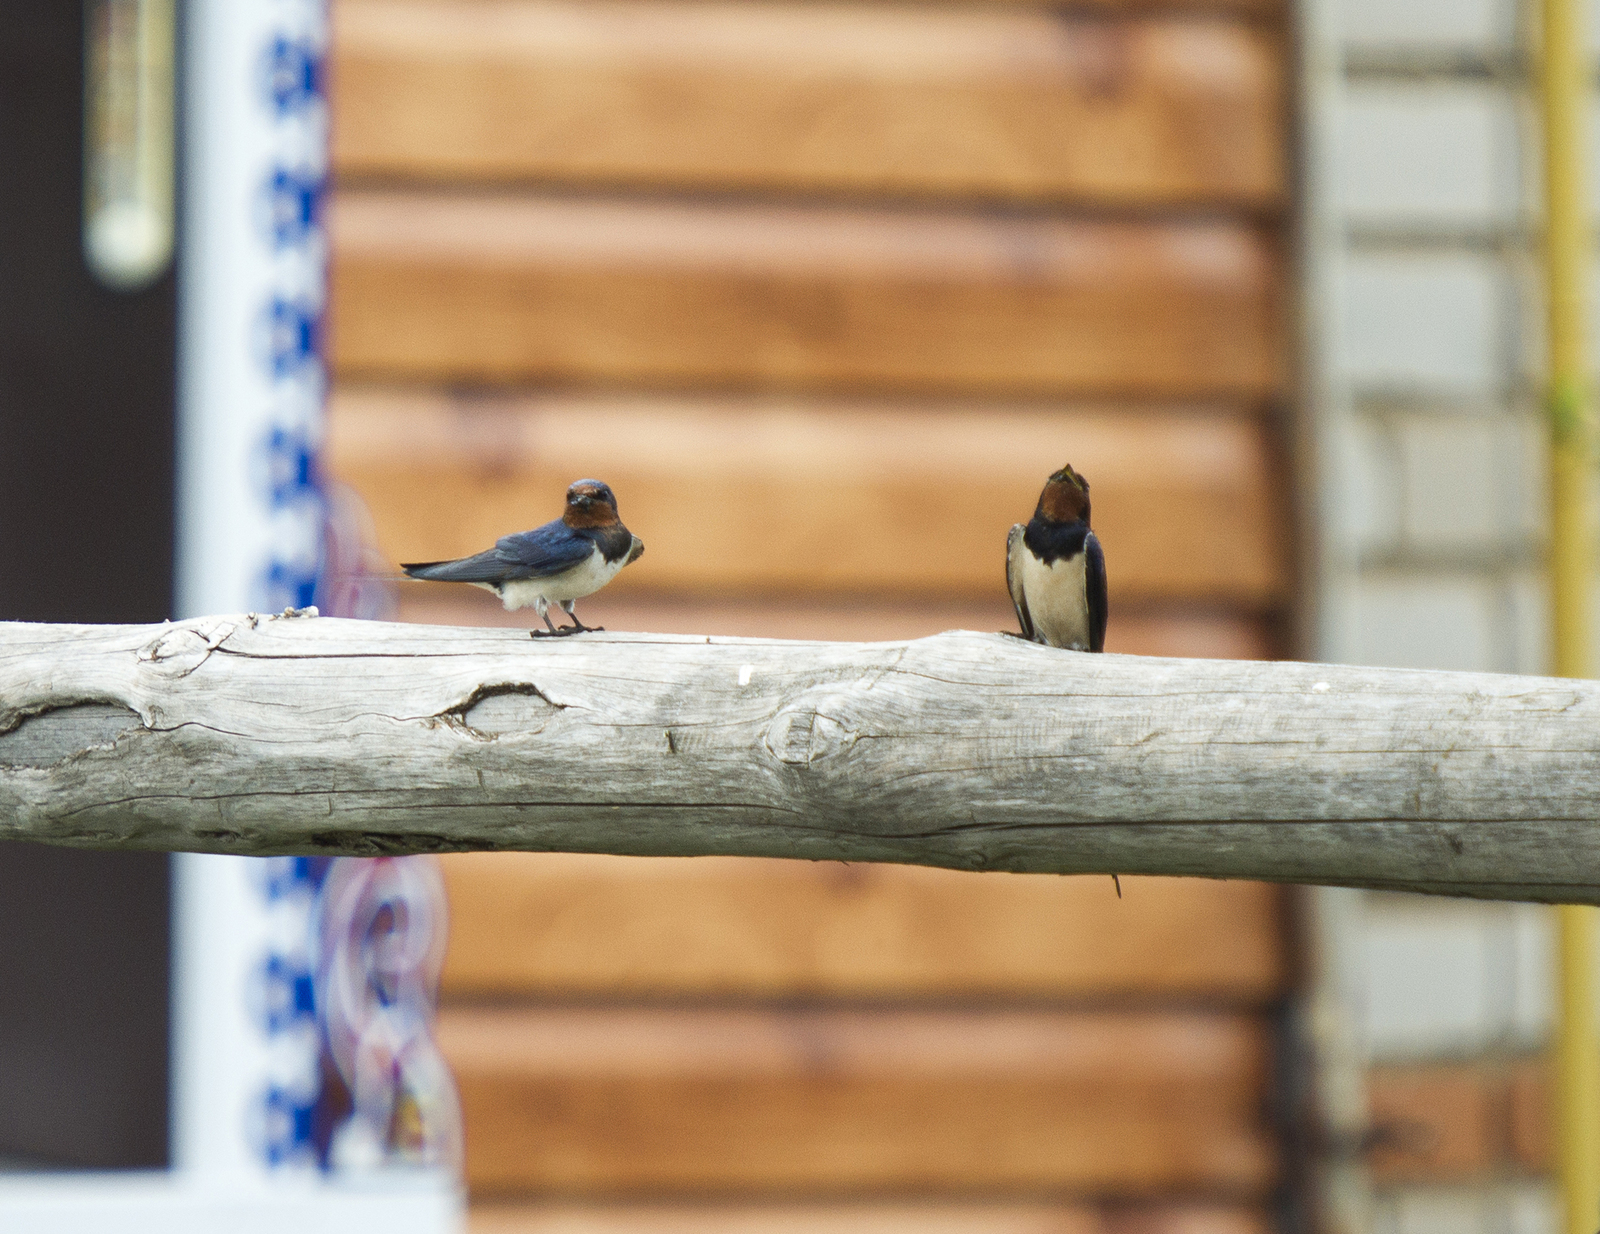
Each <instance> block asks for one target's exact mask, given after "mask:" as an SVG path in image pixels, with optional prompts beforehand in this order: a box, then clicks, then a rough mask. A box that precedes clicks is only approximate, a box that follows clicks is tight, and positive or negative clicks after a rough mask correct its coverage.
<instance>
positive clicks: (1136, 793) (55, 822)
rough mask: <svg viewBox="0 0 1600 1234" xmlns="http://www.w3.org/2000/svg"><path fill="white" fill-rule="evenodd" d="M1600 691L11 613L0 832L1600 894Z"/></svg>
mask: <svg viewBox="0 0 1600 1234" xmlns="http://www.w3.org/2000/svg"><path fill="white" fill-rule="evenodd" d="M1597 790H1600V686H1597V685H1596V684H1595V683H1592V682H1583V681H1564V680H1558V679H1550V678H1535V677H1510V676H1498V675H1493V674H1467V673H1430V672H1412V671H1404V670H1396V669H1372V668H1349V667H1338V666H1333V665H1319V664H1292V663H1257V662H1235V661H1219V660H1168V659H1155V658H1149V657H1135V656H1116V655H1087V654H1082V653H1077V652H1069V651H1057V650H1053V649H1050V648H1046V647H1039V646H1035V645H1032V644H1029V643H1024V642H1022V641H1020V640H1018V639H1014V638H1006V637H1002V636H999V635H992V634H973V633H968V632H953V633H948V634H941V635H939V636H937V637H934V638H926V639H919V640H917V641H915V642H909V643H804V642H780V641H767V640H750V639H724V638H689V637H679V636H670V635H649V634H590V635H580V636H578V637H576V638H570V639H561V640H548V641H542V640H541V641H536V640H532V639H529V638H528V637H527V635H526V634H525V633H523V632H521V631H515V630H497V629H447V628H439V627H428V626H411V625H391V624H384V623H373V622H356V621H340V620H333V619H329V618H313V617H301V618H290V617H282V618H279V617H257V616H254V615H247V616H232V617H212V618H204V619H200V620H195V621H186V622H177V623H171V624H166V625H156V626H65V625H24V624H3V623H0V838H8V839H24V840H38V841H44V842H48V843H55V844H70V845H77V846H82V847H94V848H143V849H181V850H191V851H199V852H218V853H244V854H273V853H318V854H329V855H333V854H351V855H357V856H372V855H378V854H384V853H417V852H440V851H445V850H455V849H527V850H560V851H569V852H605V853H640V854H665V855H682V856H691V855H700V854H711V853H722V854H748V855H759V856H769V857H800V858H810V859H816V860H837V861H893V862H908V863H914V864H922V865H935V866H949V867H955V868H958V869H966V870H1019V871H1021V870H1025V871H1055V872H1061V873H1112V872H1116V873H1152V874H1154V873H1160V874H1191V875H1204V876H1208V877H1217V878H1251V879H1268V880H1277V881H1288V882H1305V883H1330V884H1343V885H1350V886H1363V887H1389V888H1404V889H1411V890H1420V891H1429V892H1438V893H1443V894H1450V895H1469V896H1481V897H1490V898H1503V899H1529V900H1548V901H1568V902H1581V903H1600V828H1597V826H1596V816H1597V814H1600V809H1597V806H1596V804H1595V803H1596V800H1597Z"/></svg>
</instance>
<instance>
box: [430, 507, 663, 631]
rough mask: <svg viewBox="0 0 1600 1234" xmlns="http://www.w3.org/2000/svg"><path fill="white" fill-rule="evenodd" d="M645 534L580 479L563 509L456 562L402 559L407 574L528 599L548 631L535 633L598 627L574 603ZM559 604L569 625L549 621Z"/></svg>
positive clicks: (507, 600)
mask: <svg viewBox="0 0 1600 1234" xmlns="http://www.w3.org/2000/svg"><path fill="white" fill-rule="evenodd" d="M643 552H644V541H642V540H641V539H639V537H638V536H636V535H634V534H633V533H632V532H631V531H629V530H628V529H627V528H626V527H624V526H623V525H622V519H621V518H619V517H618V516H617V499H616V496H615V495H614V494H613V493H612V492H611V487H610V485H607V484H602V483H601V482H600V481H599V480H578V481H576V482H574V483H573V485H572V486H571V487H570V488H568V489H567V508H566V509H565V510H563V511H562V512H561V517H560V518H557V519H551V520H550V522H548V523H546V524H545V525H544V526H543V527H535V528H534V529H533V530H532V531H519V532H515V533H514V534H512V535H509V536H501V537H500V538H499V539H498V540H496V541H495V545H494V547H493V548H490V549H485V550H484V551H483V552H481V553H477V554H475V555H473V556H471V557H460V558H457V559H456V560H455V561H414V562H412V563H411V564H410V565H404V564H402V565H401V567H400V568H401V569H402V570H404V571H405V572H406V574H408V575H409V576H410V577H412V578H418V579H426V580H428V581H429V582H436V583H471V584H472V585H473V586H474V587H482V588H484V589H485V590H487V591H492V592H494V593H495V594H496V595H497V596H499V597H500V599H501V601H502V602H503V603H504V604H505V606H506V608H507V609H518V608H526V607H528V605H530V604H531V605H533V607H534V609H535V610H537V612H538V614H539V616H540V617H542V618H543V619H544V624H545V625H546V626H548V627H549V633H546V632H545V631H544V630H533V631H531V633H532V634H533V637H534V638H549V637H551V636H552V635H557V636H559V635H563V634H578V633H581V632H584V631H588V630H600V629H603V628H604V627H603V626H586V625H584V624H583V622H581V621H579V620H578V615H577V614H576V613H575V612H573V611H572V606H573V604H574V602H576V601H578V600H581V599H583V597H584V596H589V595H593V594H594V593H595V592H597V591H599V590H600V588H602V587H604V586H605V585H606V584H607V583H609V582H610V581H611V580H612V579H613V578H615V577H616V574H617V571H618V570H620V569H622V567H623V566H625V565H628V564H629V563H630V562H634V561H637V560H638V559H639V556H640V555H641V554H642V553H643ZM552 604H559V605H560V606H561V607H562V609H564V610H565V611H566V614H567V616H568V617H571V618H572V624H571V625H570V626H557V625H556V623H555V622H553V621H551V620H550V606H551V605H552Z"/></svg>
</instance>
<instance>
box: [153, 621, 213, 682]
mask: <svg viewBox="0 0 1600 1234" xmlns="http://www.w3.org/2000/svg"><path fill="white" fill-rule="evenodd" d="M237 628H238V627H237V626H236V625H235V624H234V623H233V622H231V621H227V620H223V619H219V618H209V619H205V620H201V621H198V622H193V623H184V624H182V625H175V626H172V627H170V628H169V629H166V630H163V631H162V632H161V633H160V634H159V635H158V636H157V637H156V638H154V639H152V640H151V641H150V642H148V643H146V644H145V645H144V646H143V647H141V648H140V649H139V659H140V660H141V661H143V662H144V663H146V664H148V665H150V666H151V667H152V668H154V669H155V670H156V671H157V672H159V673H161V674H162V675H163V676H169V677H187V676H188V675H189V674H190V673H192V672H194V670H195V669H197V668H199V667H200V666H201V665H202V664H204V663H205V662H206V659H207V658H208V657H209V656H210V655H211V653H212V652H213V651H215V650H216V649H217V648H218V647H220V646H221V645H222V644H223V643H224V642H225V641H226V640H227V638H228V636H229V635H230V634H232V633H233V632H234V630H236V629H237Z"/></svg>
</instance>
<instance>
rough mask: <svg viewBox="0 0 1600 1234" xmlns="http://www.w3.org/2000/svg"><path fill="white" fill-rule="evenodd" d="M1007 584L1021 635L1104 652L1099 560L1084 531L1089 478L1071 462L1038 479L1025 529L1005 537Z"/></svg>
mask: <svg viewBox="0 0 1600 1234" xmlns="http://www.w3.org/2000/svg"><path fill="white" fill-rule="evenodd" d="M1006 586H1007V587H1008V588H1009V589H1010V591H1011V603H1012V604H1014V605H1015V606H1016V609H1017V620H1018V621H1020V622H1021V623H1022V636H1023V637H1024V638H1029V639H1032V640H1033V641H1034V642H1036V643H1044V644H1045V645H1046V646H1049V647H1067V648H1070V649H1071V650H1073V651H1102V650H1104V648H1105V645H1106V558H1105V554H1104V553H1102V552H1101V551H1100V541H1099V540H1097V539H1095V535H1094V532H1092V531H1090V530H1089V482H1088V481H1087V480H1085V479H1084V478H1083V477H1082V476H1080V475H1079V474H1078V473H1077V472H1075V471H1073V470H1072V467H1071V465H1070V464H1069V465H1068V466H1066V467H1063V468H1062V469H1061V470H1060V471H1058V472H1056V473H1055V474H1054V475H1052V476H1051V477H1050V478H1049V479H1048V480H1046V481H1045V484H1044V491H1043V492H1042V493H1040V494H1039V504H1038V506H1037V507H1036V508H1035V509H1034V511H1033V517H1032V518H1031V519H1029V520H1028V523H1027V526H1023V524H1021V523H1018V524H1017V525H1016V526H1014V527H1013V528H1012V529H1011V534H1010V535H1008V536H1007V537H1006Z"/></svg>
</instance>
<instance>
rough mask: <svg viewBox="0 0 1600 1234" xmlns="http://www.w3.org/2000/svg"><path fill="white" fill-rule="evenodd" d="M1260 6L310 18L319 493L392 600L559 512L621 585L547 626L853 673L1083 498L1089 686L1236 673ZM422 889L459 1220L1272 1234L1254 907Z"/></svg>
mask: <svg viewBox="0 0 1600 1234" xmlns="http://www.w3.org/2000/svg"><path fill="white" fill-rule="evenodd" d="M1281 16H1282V15H1281V5H1280V2H1279V0H1152V2H1151V3H1138V2H1136V0H1094V2H1088V3H1081V4H1076V5H1074V6H1072V7H1068V8H1058V7H1055V6H1052V5H1049V4H1044V3H1029V2H1026V0H1017V2H1011V0H959V2H953V3H948V4H916V3H881V2H874V0H829V2H823V3H816V2H812V0H334V4H333V20H334V31H335V41H334V48H333V63H332V78H331V81H332V90H333V139H334V165H335V177H336V191H335V193H334V195H333V199H332V202H331V205H330V215H329V221H330V229H331V236H332V241H333V266H332V271H333V289H332V290H333V295H332V303H331V308H330V320H329V334H328V338H329V345H330V353H331V359H332V364H333V372H334V377H335V384H334V390H333V397H332V408H331V416H330V430H329V440H328V459H329V462H330V464H331V466H332V469H333V471H334V473H335V475H337V476H338V477H340V478H342V479H344V480H346V481H347V482H349V483H350V484H351V485H352V486H354V487H355V488H356V489H357V491H359V492H360V493H361V495H362V496H363V497H364V498H365V499H366V501H367V503H368V505H369V506H370V507H371V509H372V511H373V515H374V518H375V521H376V525H377V529H378V534H379V538H380V541H381V544H382V546H383V548H384V550H385V552H386V553H387V554H388V555H389V556H390V557H391V558H394V559H406V560H410V559H413V558H416V559H430V558H436V557H444V556H452V555H456V554H460V553H465V552H469V551H473V550H476V549H478V548H481V547H483V546H484V545H486V544H487V543H489V542H490V541H491V540H492V539H493V538H494V537H495V536H496V535H499V534H501V533H503V532H505V531H508V530H512V529H517V528H522V527H528V526H532V525H534V524H536V523H539V522H542V521H544V520H545V519H547V518H549V517H552V516H553V515H554V514H555V513H556V512H557V509H558V502H559V500H560V493H561V491H562V489H563V487H564V486H565V484H566V483H568V482H569V481H570V480H572V479H574V478H576V477H578V476H580V475H598V476H600V477H601V478H604V479H606V480H607V481H609V482H610V483H611V484H612V485H613V487H614V488H615V489H616V491H617V493H618V497H619V500H620V503H621V508H622V513H623V516H624V518H625V519H626V521H627V522H628V524H629V525H630V527H632V528H634V529H635V530H636V531H637V532H638V534H639V535H640V536H641V537H642V538H643V539H644V540H645V541H646V543H647V545H648V546H649V551H648V552H647V554H646V556H645V557H644V558H643V559H641V561H640V562H639V563H638V564H637V565H635V566H633V567H631V568H630V569H629V570H628V571H627V572H626V573H625V574H624V575H623V576H621V577H620V578H619V579H618V581H617V582H615V583H614V584H612V586H611V588H609V589H608V590H607V592H606V593H604V594H603V595H602V596H599V597H596V598H595V599H594V600H592V601H590V602H588V604H587V605H586V606H585V608H584V609H583V612H584V614H585V616H586V618H588V619H591V620H594V619H599V620H602V621H605V622H606V623H607V624H609V625H611V626H612V627H613V628H619V627H620V628H625V629H656V630H664V631H683V632H704V633H727V634H746V635H777V636H790V637H824V638H843V639H873V638H897V637H913V636H917V635H922V634H928V633H933V632H935V631H937V630H940V629H945V628H950V627H953V626H966V627H974V628H978V629H990V630H993V629H1001V628H1006V627H1008V626H1009V625H1010V624H1011V621H1012V619H1011V616H1010V611H1009V605H1008V602H1007V600H1006V596H1005V591H1004V587H1003V559H1002V553H1003V548H1002V546H1003V542H1004V538H1005V532H1006V529H1007V528H1008V527H1009V526H1010V524H1011V523H1012V522H1014V521H1017V520H1019V519H1024V518H1026V517H1027V515H1028V513H1029V512H1030V511H1031V508H1032V504H1033V501H1034V499H1035V497H1036V496H1037V492H1038V489H1039V486H1040V484H1041V482H1042V480H1043V478H1044V476H1045V475H1046V474H1048V472H1050V471H1051V470H1053V469H1055V468H1056V467H1059V466H1060V465H1061V464H1062V462H1064V461H1071V462H1072V463H1073V464H1074V465H1075V466H1077V467H1078V468H1079V469H1080V470H1082V471H1083V472H1085V473H1086V474H1087V475H1088V476H1089V477H1090V479H1091V481H1092V483H1093V485H1094V496H1095V518H1096V527H1097V529H1098V531H1099V534H1100V536H1101V538H1102V540H1103V541H1104V542H1105V544H1106V550H1107V554H1108V557H1109V562H1110V576H1111V589H1112V612H1113V620H1112V623H1111V632H1110V640H1109V642H1110V646H1111V648H1112V649H1114V650H1122V651H1134V652H1146V653H1159V654H1191V655H1224V656H1233V657H1241V658H1246V657H1259V656H1267V655H1271V654H1274V653H1275V652H1276V651H1277V650H1279V649H1280V648H1281V646H1282V643H1281V638H1280V616H1281V613H1282V611H1283V609H1284V606H1285V605H1286V603H1287V601H1288V599H1289V597H1290V589H1291V586H1292V579H1291V576H1290V573H1289V569H1288V556H1287V553H1288V536H1287V532H1286V528H1285V517H1286V511H1287V508H1288V503H1287V500H1286V497H1285V493H1284V472H1283V466H1282V462H1281V451H1280V448H1279V436H1278V433H1277V432H1276V424H1277V417H1278V415H1279V413H1280V412H1281V410H1282V407H1283V404H1284V401H1285V399H1286V398H1287V391H1288V381H1289V372H1290V365H1289V363H1288V359H1287V357H1286V353H1285V338H1286V334H1287V331H1286V307H1285V306H1286V303H1287V299H1286V294H1287V293H1286V270H1285V264H1284V263H1285V249H1284V237H1285V234H1286V232H1285V227H1284V224H1285V219H1286V211H1287V207H1288V187H1287V185H1288V181H1287V175H1286V168H1287V165H1288V149H1287V146H1286V132H1287V129H1286V121H1285V116H1286V112H1285V103H1284V98H1285V73H1286V64H1287V59H1286V55H1285V42H1284V34H1283V31H1282V29H1281ZM402 615H403V616H406V617H411V618H414V619H420V620H433V621H461V622H465V623H471V624H478V623H491V622H493V623H501V622H506V621H508V620H511V619H510V618H508V617H507V616H506V615H505V614H503V613H501V612H500V611H499V610H498V609H497V608H495V607H494V606H493V605H492V602H490V598H489V597H483V596H480V595H479V594H478V593H473V594H472V595H470V596H458V595H453V594H451V593H450V589H438V590H437V591H435V590H429V589H426V588H416V589H413V590H411V591H407V592H406V593H405V594H404V595H403V597H402ZM518 619H519V620H520V615H518ZM446 864H447V878H448V880H449V883H450V886H451V892H452V903H453V909H454V914H455V933H454V937H453V942H452V945H451V953H450V961H449V967H448V971H447V975H446V1001H447V1010H446V1012H445V1016H444V1020H443V1023H442V1029H441V1031H442V1035H443V1039H444V1042H445V1045H446V1048H447V1050H448V1051H449V1052H450V1054H451V1057H452V1059H453V1061H454V1063H455V1065H456V1069H457V1076H458V1079H459V1080H460V1083H461V1085H462V1091H463V1096H464V1098H465V1102H466V1109H467V1115H468V1129H467V1130H468V1144H469V1148H468V1170H469V1177H470V1181H471V1183H472V1186H473V1188H474V1195H475V1197H476V1203H477V1207H476V1208H475V1210H474V1211H475V1217H474V1220H475V1222H476V1223H477V1224H478V1225H479V1226H480V1227H481V1228H482V1229H483V1230H495V1231H502V1232H506V1234H509V1232H510V1231H512V1230H521V1231H534V1230H540V1231H543V1230H556V1229H560V1230H562V1231H574V1230H580V1231H591V1230H592V1231H600V1230H605V1231H616V1232H617V1234H640V1232H642V1231H644V1230H655V1229H661V1230H668V1229H677V1228H684V1229H711V1230H715V1229H721V1228H728V1229H732V1228H737V1229H740V1230H753V1231H762V1232H768V1231H777V1230H780V1229H782V1230H789V1229H807V1230H812V1229H818V1230H826V1231H841V1232H842V1231H845V1230H849V1231H869V1230H870V1231H879V1232H881V1234H888V1232H889V1231H901V1230H906V1231H909V1230H912V1229H917V1230H921V1229H938V1230H941V1231H944V1230H948V1231H951V1232H952V1234H955V1232H957V1231H965V1230H968V1229H971V1230H978V1229H983V1230H999V1231H1012V1230H1014V1231H1017V1232H1018V1234H1021V1232H1022V1231H1029V1232H1030V1234H1031V1232H1033V1231H1039V1232H1041V1234H1042V1232H1043V1231H1045V1230H1050V1231H1071V1232H1072V1234H1080V1232H1081V1234H1112V1232H1113V1231H1117V1232H1121V1231H1123V1230H1125V1229H1128V1230H1131V1229H1134V1228H1135V1226H1131V1225H1128V1224H1127V1223H1128V1222H1129V1221H1133V1222H1136V1223H1137V1226H1136V1228H1137V1229H1138V1230H1139V1231H1140V1232H1141V1234H1246V1232H1249V1234H1256V1232H1257V1231H1264V1230H1265V1229H1266V1228H1267V1213H1268V1205H1269V1198H1270V1196H1271V1194H1272V1192H1273V1189H1274V1188H1275V1187H1276V1186H1277V1184H1278V1181H1279V1179H1280V1178H1281V1177H1282V1161H1281V1153H1280V1149H1279V1146H1278V1143H1277V1141H1276V1139H1275V1135H1274V1132H1273V1128H1272V1124H1271V1116H1270V1113H1269V1111H1270V1108H1271V1105H1272V1102H1273V1100H1274V1096H1273V1086H1272V1081H1271V1074H1272V1067H1273V1061H1274V1052H1275V1048H1276V1047H1275V1042H1274V1037H1273V1034H1272V1032H1271V1029H1270V1016H1271V1013H1272V1010H1273V1009H1274V1008H1275V1007H1277V1006H1278V1005H1279V1004H1280V1003H1281V1001H1282V999H1283V997H1284V995H1285V991H1286V989H1287V988H1288V983H1289V981H1290V974H1291V971H1292V967H1293V966H1292V961H1291V957H1290V955H1289V949H1288V945H1287V942H1286V938H1287V935H1286V931H1285V925H1284V916H1285V911H1286V909H1285V904H1284V902H1283V900H1282V898H1281V896H1280V895H1279V894H1278V892H1277V891H1275V890H1273V889H1271V888H1266V887H1262V886H1257V885H1244V884H1210V883H1187V882H1182V881H1175V880H1162V879H1127V880H1124V884H1123V891H1124V898H1123V899H1121V900H1118V899H1117V897H1116V895H1115V893H1114V890H1113V888H1112V886H1111V884H1110V881H1109V880H1099V879H1095V880H1078V879H1055V878H1050V877H1045V876H1010V875H1007V876H981V875H966V874H958V873H947V872H942V871H929V870H909V869H898V868H890V867H882V868H873V869H870V870H863V869H860V868H857V867H848V866H840V867H833V866H810V865H789V864H783V863H768V862H759V861H751V860H738V859H709V860H704V861H679V860H671V859H662V860H653V859H608V858H591V857H581V858H580V857H544V856H537V857H536V856H518V855H485V856H472V857H462V858H454V859H450V860H449V861H447V863H446ZM575 1204H576V1205H578V1207H574V1205H575ZM930 1206H931V1207H930Z"/></svg>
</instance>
